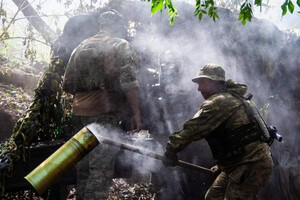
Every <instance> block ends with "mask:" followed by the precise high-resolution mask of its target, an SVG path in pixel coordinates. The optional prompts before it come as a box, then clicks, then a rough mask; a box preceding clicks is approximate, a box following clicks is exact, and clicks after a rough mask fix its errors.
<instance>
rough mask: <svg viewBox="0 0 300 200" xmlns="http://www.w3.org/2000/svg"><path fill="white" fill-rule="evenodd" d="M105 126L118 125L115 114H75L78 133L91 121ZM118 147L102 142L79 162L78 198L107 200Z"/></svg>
mask: <svg viewBox="0 0 300 200" xmlns="http://www.w3.org/2000/svg"><path fill="white" fill-rule="evenodd" d="M94 122H96V123H98V124H100V125H103V126H114V127H116V126H117V125H118V121H117V119H116V117H114V116H113V115H100V116H97V117H83V116H73V128H74V132H75V133H77V132H78V131H80V130H81V129H82V128H83V127H84V126H86V125H88V124H91V123H94ZM117 151H118V149H116V148H115V147H112V146H109V145H106V144H100V145H98V146H97V147H96V148H95V149H93V150H92V151H91V152H90V153H89V154H88V155H87V156H85V157H84V158H83V159H82V160H81V161H80V162H79V163H78V164H77V187H76V188H77V199H78V200H106V199H107V198H108V195H109V188H110V186H111V183H112V178H113V172H114V162H115V155H116V153H117Z"/></svg>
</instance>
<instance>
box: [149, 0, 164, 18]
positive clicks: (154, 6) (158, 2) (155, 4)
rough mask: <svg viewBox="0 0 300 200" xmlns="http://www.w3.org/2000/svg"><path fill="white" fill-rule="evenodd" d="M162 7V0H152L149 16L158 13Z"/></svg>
mask: <svg viewBox="0 0 300 200" xmlns="http://www.w3.org/2000/svg"><path fill="white" fill-rule="evenodd" d="M163 6H164V0H152V2H151V16H152V15H153V14H154V13H156V12H157V11H160V10H162V9H163Z"/></svg>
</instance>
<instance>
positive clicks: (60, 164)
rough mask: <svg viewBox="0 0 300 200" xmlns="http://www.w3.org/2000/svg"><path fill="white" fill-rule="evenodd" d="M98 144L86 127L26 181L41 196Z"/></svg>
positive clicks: (27, 177)
mask: <svg viewBox="0 0 300 200" xmlns="http://www.w3.org/2000/svg"><path fill="white" fill-rule="evenodd" d="M98 144H99V142H98V140H97V138H96V137H95V136H94V135H93V134H92V133H91V132H90V131H89V130H88V129H87V128H86V127H84V128H83V129H81V130H80V131H79V132H78V133H76V135H74V136H73V137H72V138H71V139H70V140H68V141H67V142H66V143H65V144H64V145H62V146H61V147H60V148H59V149H58V150H56V151H55V152H54V153H53V154H52V155H51V156H49V157H48V158H47V159H46V160H45V161H44V162H42V163H41V164H40V165H39V166H38V167H36V168H35V169H34V170H33V171H32V172H30V173H29V174H28V175H27V176H26V177H25V179H26V180H27V181H28V182H29V183H30V184H31V185H32V186H33V188H34V189H35V190H36V191H37V192H38V193H39V194H40V195H41V194H43V193H44V192H45V191H46V190H47V189H48V188H49V187H51V186H52V185H53V183H54V182H55V181H57V180H58V179H59V178H60V177H61V176H62V175H63V174H64V173H65V172H67V171H68V170H70V169H71V168H72V167H73V166H74V165H76V163H77V162H79V161H80V160H81V159H82V158H83V157H84V156H86V155H87V154H88V153H89V152H90V151H92V150H93V149H94V148H95V147H96V146H98Z"/></svg>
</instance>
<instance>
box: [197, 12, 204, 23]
mask: <svg viewBox="0 0 300 200" xmlns="http://www.w3.org/2000/svg"><path fill="white" fill-rule="evenodd" d="M202 16H203V14H202V13H200V14H199V15H198V18H199V20H200V21H201V19H202Z"/></svg>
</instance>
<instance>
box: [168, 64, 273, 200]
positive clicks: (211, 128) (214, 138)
mask: <svg viewBox="0 0 300 200" xmlns="http://www.w3.org/2000/svg"><path fill="white" fill-rule="evenodd" d="M193 82H196V83H197V84H198V86H199V87H198V90H199V91H200V92H201V94H202V96H203V98H204V99H205V101H204V103H203V104H202V105H201V107H200V109H199V110H198V112H197V113H196V114H195V116H194V117H193V118H192V119H190V120H188V121H187V122H185V124H184V126H183V130H181V131H179V132H175V133H173V134H172V135H170V137H169V142H168V144H167V147H166V152H165V156H166V157H167V158H168V161H167V162H165V164H166V165H171V166H174V165H175V164H176V163H177V161H178V158H177V153H178V152H179V151H181V150H182V149H184V148H185V147H186V146H187V145H189V144H190V143H191V142H193V141H197V140H200V139H202V138H205V139H206V140H207V142H208V144H209V146H210V148H211V151H212V154H213V157H214V159H215V160H216V163H217V165H216V166H215V167H213V168H212V170H220V171H221V173H220V174H219V176H218V177H217V178H216V180H215V181H214V183H213V184H212V186H211V187H210V188H209V190H208V191H207V193H206V195H205V199H207V200H209V199H213V200H217V199H249V200H250V199H251V200H252V199H256V197H257V194H258V191H259V189H260V188H261V187H262V186H263V185H264V184H265V183H266V182H267V180H268V179H269V177H270V176H271V173H272V166H273V164H272V159H271V156H270V149H269V146H268V144H267V142H268V140H269V133H268V130H267V127H266V125H265V124H264V122H263V119H262V118H261V117H260V115H259V113H258V111H257V110H256V108H255V106H254V103H253V102H252V101H250V98H245V97H244V95H245V93H246V91H247V86H246V85H243V84H238V83H235V82H233V81H232V80H230V79H229V80H227V81H225V71H224V70H223V69H222V67H221V66H219V65H216V64H207V65H204V66H203V68H201V69H200V71H199V74H198V76H197V77H195V78H194V79H193Z"/></svg>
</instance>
